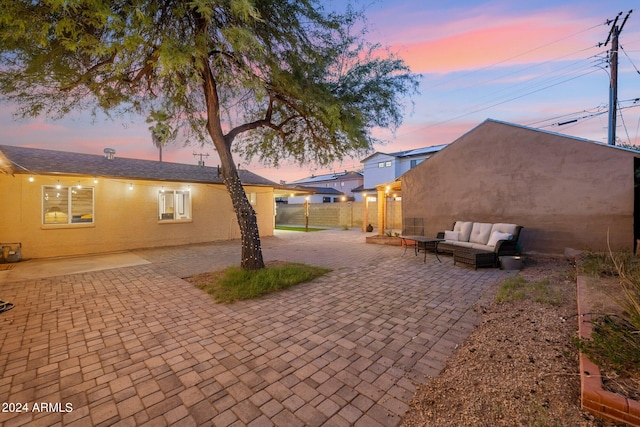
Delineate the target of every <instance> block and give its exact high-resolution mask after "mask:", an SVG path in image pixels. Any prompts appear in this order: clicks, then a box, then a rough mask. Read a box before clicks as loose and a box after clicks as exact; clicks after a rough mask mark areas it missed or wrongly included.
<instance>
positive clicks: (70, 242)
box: [0, 145, 276, 258]
mask: <svg viewBox="0 0 640 427" xmlns="http://www.w3.org/2000/svg"><path fill="white" fill-rule="evenodd" d="M104 151H105V155H104V156H103V155H95V154H82V153H72V152H63V151H53V150H43V149H34V148H24V147H15V146H9V145H0V204H1V205H2V207H3V208H2V209H1V210H0V242H21V243H22V256H23V258H43V257H55V256H68V255H80V254H91V253H101V252H112V251H121V250H128V249H134V248H142V247H158V246H170V245H181V244H188V243H200V242H208V241H215V240H229V239H236V238H239V237H240V230H239V227H238V224H237V221H236V216H235V213H234V211H233V208H232V205H231V199H230V197H229V194H228V193H227V190H226V188H225V186H224V184H223V182H222V178H221V177H220V175H219V173H218V169H217V167H205V166H195V165H185V164H178V163H167V162H157V161H149V160H138V159H127V158H120V157H118V156H116V155H115V152H114V151H113V150H110V149H105V150H104ZM239 173H240V179H241V181H242V183H243V185H244V188H245V191H246V193H247V196H248V197H249V199H250V201H251V203H252V205H253V208H254V209H255V211H256V214H257V217H258V227H259V230H260V234H261V235H262V236H270V235H273V228H274V215H275V212H274V188H275V187H276V184H275V183H273V182H271V181H269V180H267V179H265V178H262V177H260V176H258V175H256V174H254V173H251V172H249V171H247V170H240V171H239Z"/></svg>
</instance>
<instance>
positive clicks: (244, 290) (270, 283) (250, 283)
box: [196, 263, 331, 303]
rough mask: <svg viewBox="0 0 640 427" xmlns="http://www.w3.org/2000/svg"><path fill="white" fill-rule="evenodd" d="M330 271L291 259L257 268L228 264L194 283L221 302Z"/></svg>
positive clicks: (295, 282) (309, 279)
mask: <svg viewBox="0 0 640 427" xmlns="http://www.w3.org/2000/svg"><path fill="white" fill-rule="evenodd" d="M329 271H331V270H330V269H327V268H321V267H313V266H308V265H304V264H296V263H291V264H287V265H280V266H274V267H267V268H264V269H260V270H243V269H241V268H238V267H230V268H228V269H226V270H224V271H222V272H219V273H216V274H213V275H211V276H210V277H209V280H207V281H202V282H200V283H196V286H197V287H198V288H200V289H203V290H205V291H206V292H207V293H209V294H211V295H212V296H213V298H214V299H215V300H216V301H218V302H222V303H232V302H234V301H238V300H246V299H251V298H257V297H260V296H262V295H266V294H269V293H272V292H277V291H280V290H284V289H287V288H290V287H292V286H294V285H297V284H299V283H303V282H309V281H311V280H313V279H315V278H316V277H319V276H322V275H323V274H326V273H328V272H329Z"/></svg>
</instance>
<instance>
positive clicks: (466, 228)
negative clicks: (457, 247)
mask: <svg viewBox="0 0 640 427" xmlns="http://www.w3.org/2000/svg"><path fill="white" fill-rule="evenodd" d="M472 227H473V222H471V221H456V223H455V224H454V225H453V231H457V232H459V233H460V236H459V237H458V240H459V241H461V242H468V241H469V236H470V235H471V229H472Z"/></svg>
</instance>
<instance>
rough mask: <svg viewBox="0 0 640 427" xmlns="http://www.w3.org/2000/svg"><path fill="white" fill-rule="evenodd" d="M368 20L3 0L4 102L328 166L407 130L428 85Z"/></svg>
mask: <svg viewBox="0 0 640 427" xmlns="http://www.w3.org/2000/svg"><path fill="white" fill-rule="evenodd" d="M363 20H364V19H363V13H362V12H357V11H354V10H353V9H352V8H351V7H348V6H347V7H346V10H345V11H344V12H342V13H326V12H325V11H324V10H323V7H322V4H321V2H320V1H314V0H299V1H293V0H255V1H251V0H230V1H226V2H211V1H207V0H196V1H190V2H182V1H177V0H173V1H171V0H167V1H162V2H158V1H155V0H132V1H127V2H119V1H110V0H109V1H107V0H92V1H84V2H79V1H71V2H70V1H63V0H51V1H47V2H32V1H28V0H0V63H2V64H3V66H2V67H1V68H0V95H2V96H3V97H4V99H5V100H8V101H10V102H12V103H14V104H16V105H19V106H20V110H19V114H21V115H38V114H42V113H44V114H47V115H49V116H51V117H60V116H62V115H65V114H67V113H68V112H70V111H72V110H77V109H82V110H85V109H89V110H91V111H93V112H94V113H95V112H97V111H100V110H101V111H103V112H105V113H106V114H107V115H114V114H118V113H131V112H134V113H140V114H143V115H144V116H148V114H149V112H150V111H158V110H166V111H171V117H170V123H167V125H168V126H169V127H170V128H171V129H175V130H178V129H181V130H182V131H184V132H186V134H185V136H189V137H195V138H196V139H197V140H199V141H200V142H207V141H210V140H211V138H214V137H224V142H225V144H226V146H227V147H230V146H231V143H232V142H233V141H234V140H235V139H236V138H237V137H238V136H241V138H239V140H238V143H237V144H236V145H237V146H236V147H235V150H236V151H237V152H241V153H243V154H244V155H245V156H246V157H247V158H251V157H258V158H260V159H261V160H262V161H263V162H265V163H273V164H277V163H278V162H279V161H280V160H281V159H283V158H293V159H295V160H296V161H299V162H301V163H302V162H315V163H319V164H328V163H330V162H333V161H334V160H338V159H341V158H343V157H344V156H347V155H356V154H359V153H361V152H363V151H366V150H368V149H370V148H371V147H372V145H373V144H374V143H376V142H378V141H377V140H376V139H375V137H374V136H373V134H372V130H373V129H374V128H375V127H389V128H392V129H393V128H396V127H397V126H399V125H400V123H401V121H402V115H403V110H404V108H405V105H404V103H403V102H404V99H406V98H407V97H409V96H410V95H411V94H413V93H415V91H416V90H417V87H418V76H416V75H414V74H412V73H411V72H410V70H409V68H408V67H407V65H406V64H405V63H404V61H402V60H401V59H399V58H398V57H396V56H395V55H394V54H393V53H390V52H388V51H386V50H385V49H384V48H383V47H381V46H379V45H371V44H368V43H367V42H365V41H364V35H365V34H366V25H364V24H363ZM355 28H364V29H363V30H360V31H355ZM208 76H211V77H212V78H213V83H214V87H213V90H214V92H213V93H206V89H205V86H204V82H205V81H206V80H207V77H208ZM203 112H207V117H203ZM207 123H209V126H210V127H209V128H207V127H206V124H207ZM222 129H228V131H227V132H226V133H223V132H222ZM214 143H216V144H218V143H221V140H220V141H214ZM216 148H218V149H220V147H219V146H218V145H216Z"/></svg>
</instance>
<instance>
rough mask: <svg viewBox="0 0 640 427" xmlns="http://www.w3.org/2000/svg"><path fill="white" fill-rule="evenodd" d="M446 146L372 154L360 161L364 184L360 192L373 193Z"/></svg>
mask: <svg viewBox="0 0 640 427" xmlns="http://www.w3.org/2000/svg"><path fill="white" fill-rule="evenodd" d="M446 146H447V144H442V145H434V146H431V147H423V148H416V149H413V150H407V151H398V152H395V153H382V152H376V153H373V154H372V155H370V156H369V157H367V158H365V159H363V160H361V161H360V162H361V163H362V164H363V166H364V183H363V188H362V189H361V190H360V191H365V192H369V193H371V192H375V188H376V186H377V185H380V184H386V183H390V182H393V181H395V180H396V179H397V178H398V177H400V176H401V175H403V174H404V173H405V172H408V171H409V170H411V169H413V168H414V167H416V166H418V165H419V164H420V163H422V162H423V161H425V160H426V159H428V158H429V157H431V156H433V154H435V153H437V152H438V151H440V150H442V149H443V148H444V147H446Z"/></svg>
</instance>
